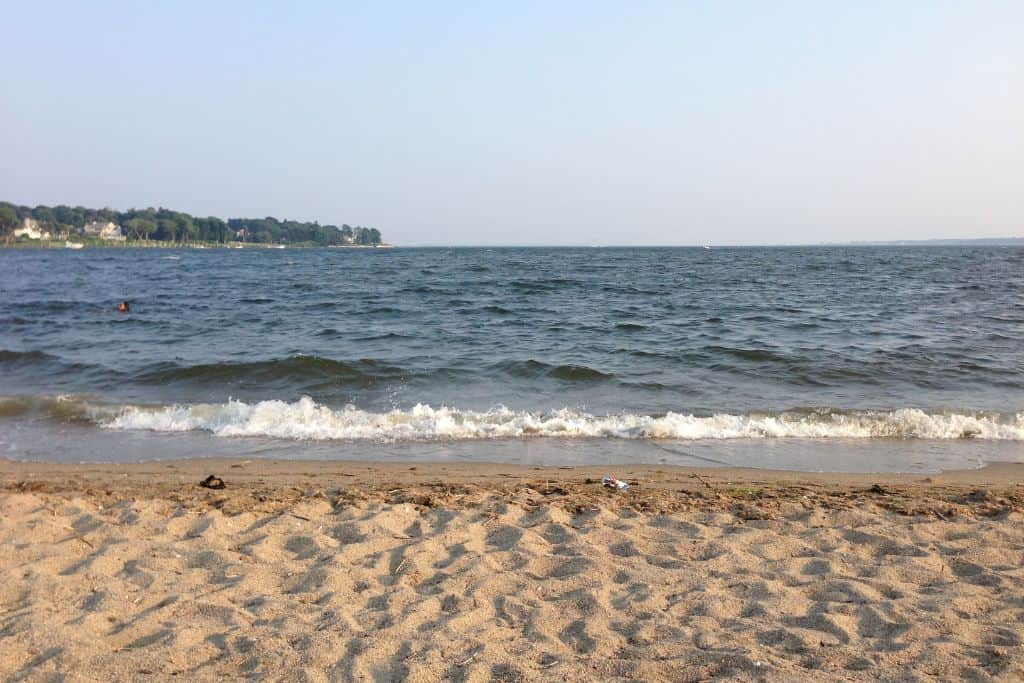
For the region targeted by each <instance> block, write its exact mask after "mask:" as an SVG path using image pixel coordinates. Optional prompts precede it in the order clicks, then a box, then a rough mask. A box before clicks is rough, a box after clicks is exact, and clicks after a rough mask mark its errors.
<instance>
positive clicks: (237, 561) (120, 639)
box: [0, 460, 1024, 681]
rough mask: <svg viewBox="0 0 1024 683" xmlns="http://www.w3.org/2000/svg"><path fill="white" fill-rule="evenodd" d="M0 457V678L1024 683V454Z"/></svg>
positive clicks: (32, 679)
mask: <svg viewBox="0 0 1024 683" xmlns="http://www.w3.org/2000/svg"><path fill="white" fill-rule="evenodd" d="M0 473H2V489H3V492H2V493H0V513H2V517H0V673H2V674H3V676H4V678H5V679H7V680H30V681H49V680H61V679H62V678H63V679H66V680H97V681H101V680H102V681H106V680H221V679H223V678H264V679H270V680H314V681H319V680H365V681H392V680H393V681H398V680H410V681H434V680H466V681H490V680H498V681H518V680H571V681H591V680H623V679H625V680H631V679H637V680H672V681H689V680H692V681H697V680H706V679H709V678H715V677H730V678H733V679H736V680H769V681H775V680H778V681H782V680H853V681H860V680H862V681H867V680H894V679H899V680H925V679H928V680H933V679H939V680H957V679H969V680H1019V679H1020V678H1021V677H1022V676H1024V650H1022V647H1021V632H1022V628H1021V623H1022V618H1024V584H1022V582H1021V578H1024V525H1022V521H1024V514H1022V510H1024V485H1022V482H1024V466H1021V465H996V466H990V467H987V468H985V469H982V470H976V471H964V472H950V473H945V474H941V475H934V476H929V477H921V476H909V475H907V476H901V475H896V476H894V475H885V476H884V477H880V476H878V475H812V474H800V473H792V472H769V471H759V470H721V469H719V470H710V469H709V470H692V469H675V468H665V467H633V468H622V469H620V470H619V471H617V472H616V474H618V475H619V476H620V477H622V478H624V479H625V480H627V481H629V482H631V486H630V489H629V490H628V491H624V492H614V491H611V490H609V489H605V488H602V487H601V485H600V483H599V480H600V477H601V475H602V474H603V473H604V472H603V471H602V470H600V469H597V468H528V467H509V466H497V465H468V464H466V465H463V464H459V465H440V464H437V465H400V464H389V465H378V464H372V463H338V462H334V463H331V462H284V461H281V462H273V461H259V460H252V461H211V460H193V461H184V462H173V463H171V462H165V463H149V464H139V465H127V466H124V465H121V466H114V465H108V466H104V465H84V466H68V465H53V464H37V463H15V462H9V461H4V462H2V463H0ZM209 474H215V475H217V476H218V477H221V478H222V479H223V480H224V481H225V488H224V489H221V490H209V489H206V488H202V487H200V486H198V482H199V481H200V480H202V479H204V478H205V477H206V476H207V475H209Z"/></svg>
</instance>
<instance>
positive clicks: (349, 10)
mask: <svg viewBox="0 0 1024 683" xmlns="http://www.w3.org/2000/svg"><path fill="white" fill-rule="evenodd" d="M0 13H2V16H3V17H4V24H5V26H6V30H5V31H4V37H3V40H0V87H2V89H3V96H0V150H2V154H0V200H7V201H12V202H15V203H18V204H28V205H36V204H46V205H54V204H80V205H84V206H89V207H103V206H109V207H111V208H115V209H122V210H123V209H127V208H131V207H144V206H164V207H167V208H171V209H175V210H180V211H187V212H189V213H192V214H195V215H203V216H205V215H213V216H219V217H222V218H227V217H236V216H237V217H262V216H268V215H271V216H277V217H279V218H291V219H296V220H318V221H320V222H321V223H335V224H342V223H348V224H351V225H368V226H373V227H377V228H379V229H380V230H381V231H382V233H383V235H384V238H385V240H387V241H390V242H393V243H397V244H403V245H426V244H449V245H450V244H455V245H460V244H467V245H468V244H487V245H523V244H527V245H618V244H631V245H633V244H635V245H648V244H650V245H675V244H678V245H691V244H787V243H789V244H792V243H803V244H807V243H820V242H837V241H838V242H842V241H849V240H889V239H892V240H895V239H927V238H951V237H1008V236H1024V40H1022V39H1021V36H1024V2H1020V0H1006V1H990V0H960V1H957V2H945V1H943V0H929V1H920V2H919V1H916V0H902V1H900V2H891V1H887V2H872V1H864V2H849V1H844V2H831V1H829V0H809V1H806V2H797V1H788V0H777V1H775V2H761V1H759V0H751V1H749V2H740V1H731V0H721V1H719V2H712V1H710V0H708V1H706V2H686V1H683V0H672V1H667V2H643V1H638V2H618V3H613V2H601V1H599V0H589V1H578V2H577V1H571V0H564V1H561V2H552V1H551V0H547V1H541V2H533V1H531V0H522V1H518V2H508V3H492V2H484V3H480V2H443V1H442V0H437V1H435V2H404V3H403V2H386V1H381V2H352V3H348V2H293V3H278V2H273V3H271V2H253V1H245V2H241V1H239V2H234V1H228V0H224V1H221V2H209V1H206V2H190V1H188V0H180V1H178V2H169V1H168V2H135V1H131V2H104V1H102V0H97V1H95V2H56V1H46V0H39V2H12V1H10V0H0Z"/></svg>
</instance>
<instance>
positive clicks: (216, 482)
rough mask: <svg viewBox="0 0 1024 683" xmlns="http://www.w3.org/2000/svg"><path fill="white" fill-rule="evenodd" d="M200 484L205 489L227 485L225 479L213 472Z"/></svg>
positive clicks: (220, 487)
mask: <svg viewBox="0 0 1024 683" xmlns="http://www.w3.org/2000/svg"><path fill="white" fill-rule="evenodd" d="M199 485H200V486H202V487H203V488H204V489H222V488H224V487H225V484H224V480H223V479H221V478H220V477H215V476H213V475H212V474H211V475H210V476H208V477H207V478H206V479H203V480H202V481H201V482H199Z"/></svg>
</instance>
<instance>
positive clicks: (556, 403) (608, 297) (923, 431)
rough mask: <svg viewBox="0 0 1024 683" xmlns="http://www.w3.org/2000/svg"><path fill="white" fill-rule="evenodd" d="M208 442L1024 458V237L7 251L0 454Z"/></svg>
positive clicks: (874, 459) (894, 462)
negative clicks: (917, 242) (907, 243)
mask: <svg viewBox="0 0 1024 683" xmlns="http://www.w3.org/2000/svg"><path fill="white" fill-rule="evenodd" d="M122 299H127V300H129V301H130V302H131V304H132V311H131V313H129V314H119V313H118V312H117V311H116V304H117V302H118V301H120V300H122ZM217 455H238V456H259V457H273V458H346V459H348V458H369V459H381V460H384V459H401V460H481V461H499V462H517V463H535V464H577V463H603V464H608V465H609V466H612V465H614V464H615V463H621V462H643V463H669V464H689V465H696V464H701V465H707V464H722V465H726V464H728V465H748V466H755V467H783V468H792V469H803V470H838V471H876V470H877V471H920V472H927V471H934V470H937V469H941V468H951V467H972V466H977V465H979V464H981V463H982V462H985V461H992V460H1011V461H1018V460H1024V249H1018V248H1012V247H879V248H872V247H851V248H826V247H812V248H737V249H710V250H708V249H684V248H678V249H677V248H663V249H662V248H632V249H627V248H622V249H596V248H595V249H585V248H581V249H543V248H522V249H520V248H507V249H484V248H464V249H391V250H342V249H320V250H265V249H259V250H257V249H253V250H214V249H208V250H164V249H143V250H132V249H118V250H89V249H84V250H80V251H73V250H0V456H3V457H7V458H14V459H40V460H46V459H49V460H64V461H130V460H141V459H151V458H176V457H203V456H217Z"/></svg>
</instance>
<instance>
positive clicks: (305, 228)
mask: <svg viewBox="0 0 1024 683" xmlns="http://www.w3.org/2000/svg"><path fill="white" fill-rule="evenodd" d="M26 218H30V219H32V220H34V221H35V222H36V223H37V224H38V227H39V228H41V229H43V230H47V231H49V232H50V233H52V234H53V235H55V236H56V235H61V234H69V235H74V234H81V233H82V232H83V229H84V228H85V226H86V225H88V224H90V223H95V222H101V223H114V224H115V225H118V226H120V227H121V231H122V232H123V234H124V235H125V237H127V238H128V239H139V240H160V241H166V242H234V241H241V242H259V243H265V244H317V245H322V246H329V245H345V244H355V245H366V246H369V245H375V244H380V243H381V238H380V231H379V230H377V229H376V228H364V227H361V226H356V227H352V226H349V225H342V226H340V227H339V226H337V225H320V224H319V223H316V222H313V223H303V222H300V221H289V220H284V221H280V220H278V219H276V218H272V217H269V216H268V217H267V218H229V219H228V220H226V221H224V220H221V219H220V218H214V217H212V216H210V217H206V218H200V217H198V216H191V215H189V214H187V213H182V212H180V211H171V210H170V209H163V208H160V209H154V208H148V209H129V210H128V211H114V210H113V209H87V208H85V207H81V206H52V207H51V206H37V207H35V208H31V207H28V206H18V205H15V204H11V203H9V202H0V237H2V236H4V235H7V234H9V233H11V232H13V231H14V230H16V229H18V228H20V227H22V226H23V225H24V221H25V219H26Z"/></svg>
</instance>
